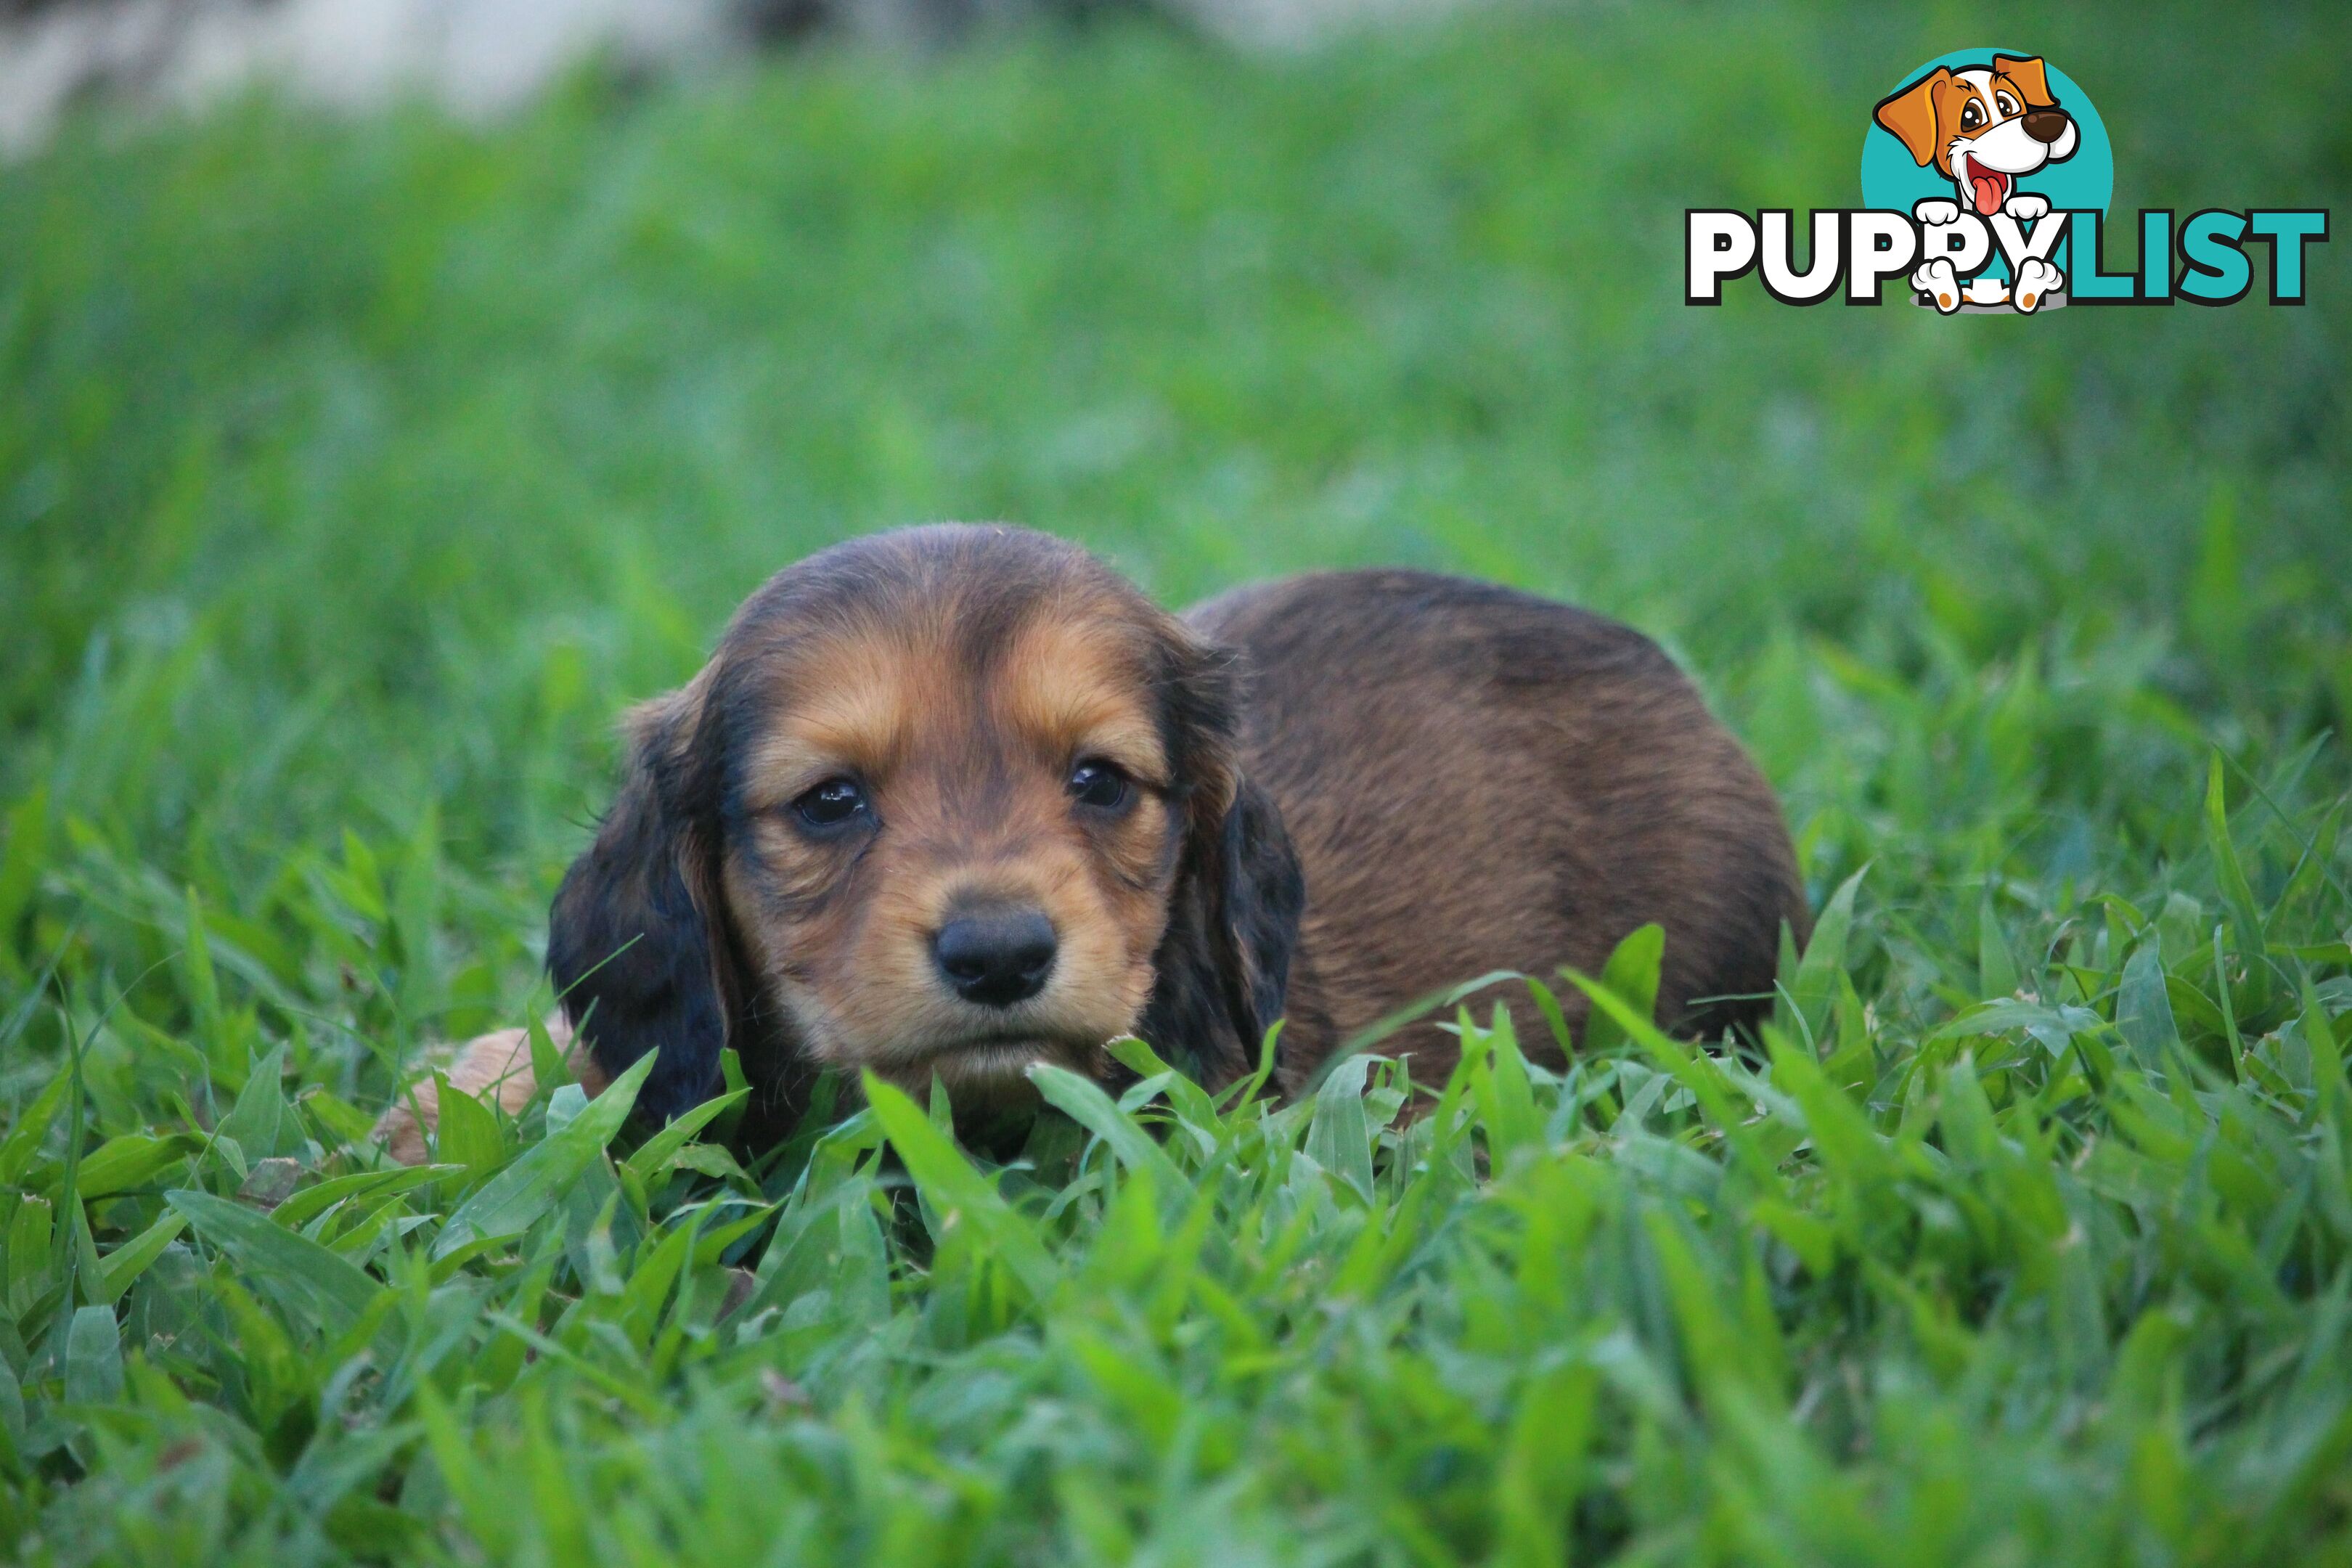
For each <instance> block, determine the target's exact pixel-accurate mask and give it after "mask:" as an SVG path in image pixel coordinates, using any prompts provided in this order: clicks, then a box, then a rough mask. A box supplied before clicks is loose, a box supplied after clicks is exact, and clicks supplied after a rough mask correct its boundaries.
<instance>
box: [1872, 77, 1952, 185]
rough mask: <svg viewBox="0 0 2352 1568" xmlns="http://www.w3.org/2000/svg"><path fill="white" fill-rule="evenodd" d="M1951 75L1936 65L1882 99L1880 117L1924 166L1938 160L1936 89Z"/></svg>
mask: <svg viewBox="0 0 2352 1568" xmlns="http://www.w3.org/2000/svg"><path fill="white" fill-rule="evenodd" d="M1951 79H1952V73H1951V72H1950V71H1948V70H1946V69H1945V68H1943V67H1942V66H1937V68H1935V69H1934V70H1931V71H1929V72H1928V73H1927V75H1926V76H1923V77H1921V78H1920V79H1918V80H1917V81H1916V82H1913V83H1912V84H1911V85H1910V86H1909V87H1906V88H1905V89H1903V90H1902V91H1900V92H1898V93H1896V94H1895V95H1894V96H1893V97H1891V98H1885V99H1881V100H1879V104H1878V113H1877V120H1878V122H1879V123H1880V124H1881V125H1884V126H1885V127H1886V129H1887V130H1889V131H1891V132H1894V133H1895V139H1896V140H1897V141H1899V142H1902V143H1903V146H1904V150H1905V151H1906V152H1908V153H1910V154H1911V161H1912V162H1913V163H1916V164H1918V165H1920V166H1921V167H1922V168H1925V167H1926V166H1927V164H1929V163H1934V162H1935V161H1936V153H1937V146H1936V141H1937V130H1936V89H1938V88H1940V87H1942V86H1943V85H1944V84H1945V83H1946V82H1948V81H1950V80H1951Z"/></svg>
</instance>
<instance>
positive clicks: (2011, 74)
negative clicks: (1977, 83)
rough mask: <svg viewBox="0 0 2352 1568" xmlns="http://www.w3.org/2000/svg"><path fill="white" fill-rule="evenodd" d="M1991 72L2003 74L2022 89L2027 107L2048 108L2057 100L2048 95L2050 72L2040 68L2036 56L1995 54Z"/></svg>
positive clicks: (2040, 65) (2040, 61) (2040, 64)
mask: <svg viewBox="0 0 2352 1568" xmlns="http://www.w3.org/2000/svg"><path fill="white" fill-rule="evenodd" d="M1992 74H1993V75H1995V76H2005V77H2007V78H2009V79H2010V80H2011V81H2013V82H2015V83H2016V84H2017V85H2018V86H2019V87H2021V88H2022V89H2024V90H2025V107H2026V108H2028V109H2048V108H2051V107H2052V106H2053V105H2054V104H2056V103H2057V101H2058V100H2056V99H2054V98H2053V97H2051V96H2050V73H2049V72H2048V71H2047V70H2045V69H2044V68H2042V60H2041V58H2039V57H2038V56H2037V57H2036V58H2032V59H2023V60H2021V59H2018V58H2015V57H2014V56H2011V55H1995V56H1993V58H1992Z"/></svg>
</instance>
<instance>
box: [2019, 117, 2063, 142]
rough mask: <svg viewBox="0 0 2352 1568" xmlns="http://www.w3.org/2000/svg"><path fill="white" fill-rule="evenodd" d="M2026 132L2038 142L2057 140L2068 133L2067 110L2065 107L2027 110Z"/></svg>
mask: <svg viewBox="0 0 2352 1568" xmlns="http://www.w3.org/2000/svg"><path fill="white" fill-rule="evenodd" d="M2025 133H2026V134H2027V135H2028V136H2031V137H2032V138H2033V139H2034V140H2035V141H2036V142H2055V141H2057V140H2058V138H2060V137H2061V136H2063V135H2065V134H2066V111H2065V110H2063V109H2029V110H2026V111H2025Z"/></svg>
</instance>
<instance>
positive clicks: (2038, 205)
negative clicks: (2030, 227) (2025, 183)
mask: <svg viewBox="0 0 2352 1568" xmlns="http://www.w3.org/2000/svg"><path fill="white" fill-rule="evenodd" d="M2000 210H2001V211H2003V212H2005V213H2007V214H2008V215H2009V216H2011V217H2013V218H2015V219H2016V220H2017V221H2018V222H2020V223H2032V221H2033V220H2034V219H2035V218H2038V217H2046V216H2049V213H2050V199H2049V198H2048V197H2047V196H2036V195H2027V194H2026V193H2025V192H2023V191H2020V192H2018V193H2017V194H2016V195H2013V196H2011V197H2010V198H2009V200H2007V201H2005V202H2003V203H2001V204H2000Z"/></svg>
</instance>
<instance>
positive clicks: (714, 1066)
mask: <svg viewBox="0 0 2352 1568" xmlns="http://www.w3.org/2000/svg"><path fill="white" fill-rule="evenodd" d="M703 685H704V682H703V680H702V679H697V680H696V681H695V682H694V683H693V684H692V685H689V686H688V687H686V688H684V689H681V690H678V691H676V692H673V693H671V694H670V695H669V696H667V697H663V698H657V699H656V700H653V701H651V702H648V703H646V704H645V705H644V706H643V707H641V708H639V709H638V710H636V711H635V713H633V714H632V715H631V716H630V720H629V729H630V731H631V732H632V737H633V744H632V747H631V754H630V759H629V768H628V773H627V776H626V777H625V779H624V780H623V782H622V784H621V789H620V793H619V795H616V796H615V797H614V801H613V806H612V809H611V810H610V811H608V812H607V813H606V814H605V816H604V823H603V825H602V826H601V827H600V828H599V829H598V831H597V834H596V841H595V842H594V843H593V844H592V845H591V846H589V847H588V850H587V852H586V853H585V854H583V855H582V856H581V857H580V858H579V859H577V860H575V861H573V862H572V868H571V869H570V870H569V871H567V872H565V873H564V877H563V884H562V887H561V888H559V889H557V890H556V894H555V905H554V908H553V910H551V913H550V916H549V922H548V942H547V967H548V969H549V971H550V972H551V973H552V975H553V976H554V979H555V986H556V992H557V994H558V995H559V996H560V997H561V998H562V1005H563V1011H564V1014H565V1016H567V1017H569V1018H570V1019H571V1020H572V1025H573V1026H574V1027H575V1028H576V1029H579V1030H580V1031H581V1032H582V1033H583V1035H584V1036H585V1037H586V1038H587V1040H588V1042H589V1049H590V1051H591V1052H592V1053H593V1057H594V1059H595V1063H596V1066H597V1067H598V1068H600V1069H601V1070H602V1071H603V1072H604V1074H605V1076H606V1077H607V1078H608V1079H609V1078H611V1077H613V1076H615V1075H617V1074H618V1073H620V1072H621V1071H622V1070H623V1069H625V1068H627V1067H628V1066H629V1065H630V1064H631V1063H633V1062H635V1060H636V1059H637V1058H639V1057H641V1056H643V1055H645V1054H646V1052H647V1051H650V1050H658V1051H659V1052H660V1053H661V1054H660V1056H659V1057H658V1058H656V1060H655V1062H654V1068H653V1071H652V1073H651V1074H650V1075H648V1076H647V1078H646V1082H645V1087H644V1088H643V1089H640V1090H639V1091H638V1093H637V1103H636V1108H637V1110H638V1111H639V1112H641V1113H643V1114H644V1115H646V1116H647V1117H649V1118H651V1119H653V1120H654V1121H668V1120H669V1119H670V1118H671V1117H673V1116H676V1115H677V1114H678V1113H679V1112H680V1111H683V1110H690V1109H691V1108H693V1107H694V1106H696V1105H698V1104H700V1103H701V1102H702V1101H703V1100H707V1099H709V1097H710V1096H711V1095H712V1094H714V1093H716V1092H717V1091H718V1089H719V1048H720V1047H722V1046H723V1045H725V1044H726V1040H727V1016H728V1012H729V1005H730V1003H729V998H730V994H731V993H732V992H733V991H734V990H735V988H736V987H735V984H734V980H733V977H732V976H731V975H730V974H728V973H726V972H725V967H724V966H725V965H726V964H727V963H729V962H730V960H729V959H728V958H727V957H726V956H725V955H726V954H727V953H728V952H730V951H731V948H730V944H729V943H728V942H726V941H725V939H724V937H723V934H722V933H720V932H719V930H718V929H717V927H716V925H715V922H714V912H715V910H716V908H717V906H716V905H715V903H714V901H713V894H714V892H715V883H716V878H715V876H714V874H713V868H712V862H711V858H710V852H711V849H712V845H711V844H710V842H709V836H708V833H707V832H706V830H705V829H703V828H702V827H700V826H698V825H697V822H696V820H695V817H696V815H697V814H695V813H694V812H692V811H691V810H690V808H689V807H690V802H689V799H688V796H689V795H690V793H691V791H692V790H693V788H694V787H695V786H694V784H693V781H692V780H691V778H690V777H689V776H688V775H689V773H691V771H692V770H691V769H690V767H689V765H688V755H689V751H690V746H689V742H690V738H691V737H692V735H693V732H694V729H695V726H696V724H697V722H698V721H699V718H700V715H701V710H702V689H703Z"/></svg>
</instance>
